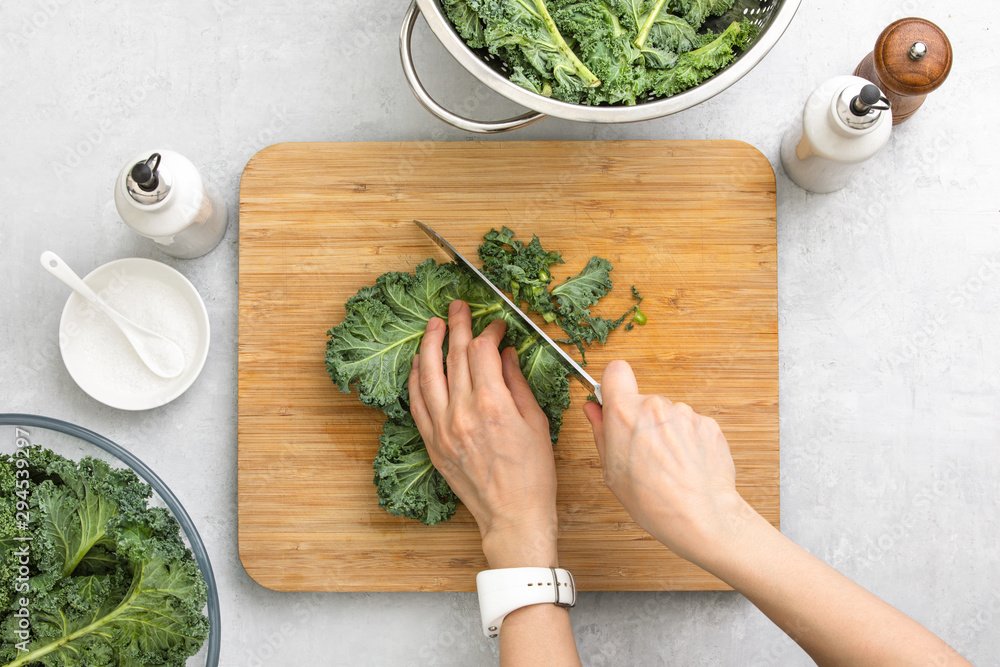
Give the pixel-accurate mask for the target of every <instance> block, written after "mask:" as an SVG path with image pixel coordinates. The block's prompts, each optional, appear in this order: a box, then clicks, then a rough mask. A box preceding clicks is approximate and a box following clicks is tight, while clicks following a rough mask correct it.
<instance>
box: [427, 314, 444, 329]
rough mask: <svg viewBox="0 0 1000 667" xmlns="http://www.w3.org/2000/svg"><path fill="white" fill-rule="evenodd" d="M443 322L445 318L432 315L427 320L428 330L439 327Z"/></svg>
mask: <svg viewBox="0 0 1000 667" xmlns="http://www.w3.org/2000/svg"><path fill="white" fill-rule="evenodd" d="M442 323H443V320H442V319H441V318H440V317H432V318H431V319H429V320H427V330H428V331H434V330H435V329H438V328H439V327H440V326H441V324H442Z"/></svg>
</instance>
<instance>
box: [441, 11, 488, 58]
mask: <svg viewBox="0 0 1000 667" xmlns="http://www.w3.org/2000/svg"><path fill="white" fill-rule="evenodd" d="M441 5H442V6H443V7H444V13H445V15H447V17H448V19H449V20H450V21H451V23H452V25H454V26H455V30H457V31H458V34H459V35H461V36H462V39H464V40H465V42H466V44H468V45H469V46H471V47H472V48H474V49H481V48H483V47H485V46H486V36H485V35H484V34H483V23H482V21H480V20H479V15H478V14H476V12H475V10H474V9H472V7H470V6H469V2H468V0H442V2H441Z"/></svg>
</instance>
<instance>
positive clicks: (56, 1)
mask: <svg viewBox="0 0 1000 667" xmlns="http://www.w3.org/2000/svg"><path fill="white" fill-rule="evenodd" d="M71 2H72V0H42V2H39V3H38V4H37V5H36V7H35V9H34V11H32V12H31V13H29V14H28V15H27V16H25V17H24V18H23V19H21V22H20V23H14V24H11V25H8V29H7V35H6V38H5V39H4V44H5V46H6V47H7V48H8V49H10V50H11V51H20V50H23V49H25V48H27V46H28V42H30V41H32V40H33V39H35V38H36V37H38V35H39V34H40V33H42V32H43V31H44V30H45V28H46V27H47V26H48V25H49V23H51V22H52V20H53V19H54V18H55V17H56V16H58V15H59V13H60V12H61V11H62V10H63V8H64V7H66V6H67V5H69V4H71Z"/></svg>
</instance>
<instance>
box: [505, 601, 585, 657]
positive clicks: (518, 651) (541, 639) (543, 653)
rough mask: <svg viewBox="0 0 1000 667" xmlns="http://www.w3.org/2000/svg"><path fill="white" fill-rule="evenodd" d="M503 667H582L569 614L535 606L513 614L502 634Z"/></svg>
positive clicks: (538, 605) (551, 606)
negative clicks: (543, 666) (532, 666)
mask: <svg viewBox="0 0 1000 667" xmlns="http://www.w3.org/2000/svg"><path fill="white" fill-rule="evenodd" d="M500 665H501V667H525V666H529V665H552V667H579V665H580V657H579V655H578V654H577V652H576V642H575V641H574V640H573V627H572V625H570V622H569V610H568V609H564V608H562V607H557V606H555V605H554V604H535V605H531V606H530V607H522V608H520V609H518V610H517V611H514V612H511V613H510V614H508V615H507V618H506V619H505V620H504V622H503V628H502V630H501V632H500Z"/></svg>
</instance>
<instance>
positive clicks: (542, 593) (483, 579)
mask: <svg viewBox="0 0 1000 667" xmlns="http://www.w3.org/2000/svg"><path fill="white" fill-rule="evenodd" d="M476 590H477V591H478V592H479V614H480V616H481V617H482V621H483V634H484V635H486V636H487V637H496V636H498V635H499V634H500V626H502V625H503V619H504V618H506V617H507V614H509V613H511V612H512V611H515V610H517V609H520V608H521V607H527V606H529V605H533V604H546V603H547V604H554V605H558V606H560V607H572V606H573V605H575V604H576V582H574V581H573V575H572V574H570V571H569V570H564V569H562V568H559V567H511V568H506V569H500V570H483V571H482V572H480V573H479V574H477V575H476Z"/></svg>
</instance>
